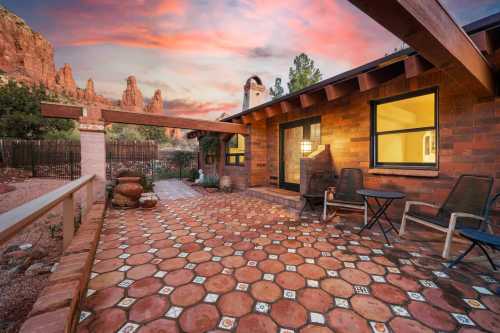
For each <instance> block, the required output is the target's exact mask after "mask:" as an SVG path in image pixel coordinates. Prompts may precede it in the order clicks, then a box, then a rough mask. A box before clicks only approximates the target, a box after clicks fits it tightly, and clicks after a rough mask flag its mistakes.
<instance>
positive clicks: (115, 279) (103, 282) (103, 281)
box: [89, 272, 124, 290]
mask: <svg viewBox="0 0 500 333" xmlns="http://www.w3.org/2000/svg"><path fill="white" fill-rule="evenodd" d="M123 277H124V274H123V273H122V272H109V273H104V274H99V275H98V276H96V277H95V278H93V279H92V280H90V282H89V288H90V289H95V290H99V289H104V288H108V287H111V286H114V285H117V284H118V283H119V282H120V281H121V280H123Z"/></svg>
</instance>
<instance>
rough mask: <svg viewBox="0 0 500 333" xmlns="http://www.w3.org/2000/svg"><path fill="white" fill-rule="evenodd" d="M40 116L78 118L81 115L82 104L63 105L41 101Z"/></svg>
mask: <svg viewBox="0 0 500 333" xmlns="http://www.w3.org/2000/svg"><path fill="white" fill-rule="evenodd" d="M40 106H41V108H42V116H44V117H48V118H65V119H75V120H78V119H80V117H81V116H83V106H79V105H65V104H56V103H49V102H42V103H41V104H40Z"/></svg>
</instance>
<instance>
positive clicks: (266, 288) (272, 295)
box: [251, 281, 282, 303]
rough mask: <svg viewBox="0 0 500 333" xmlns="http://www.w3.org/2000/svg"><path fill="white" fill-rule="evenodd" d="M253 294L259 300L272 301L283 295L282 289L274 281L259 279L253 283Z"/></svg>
mask: <svg viewBox="0 0 500 333" xmlns="http://www.w3.org/2000/svg"><path fill="white" fill-rule="evenodd" d="M251 294H252V296H253V297H254V298H255V299H256V300H258V301H262V302H268V303H272V302H274V301H276V300H277V299H279V298H280V297H281V295H282V290H281V289H280V287H278V285H276V284H275V283H273V282H269V281H259V282H256V283H254V284H252V287H251Z"/></svg>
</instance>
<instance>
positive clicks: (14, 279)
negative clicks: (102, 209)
mask: <svg viewBox="0 0 500 333" xmlns="http://www.w3.org/2000/svg"><path fill="white" fill-rule="evenodd" d="M66 182H67V181H65V180H57V179H36V178H32V179H26V180H25V181H22V182H15V183H9V185H13V186H15V187H16V189H15V190H14V191H12V192H8V193H4V194H0V213H4V212H6V211H8V210H11V209H13V208H15V207H18V206H20V205H22V204H23V203H25V202H28V201H30V200H33V199H35V198H37V197H39V196H41V195H43V194H45V193H48V192H50V191H52V190H54V189H56V188H57V187H59V186H61V185H63V184H64V183H66ZM77 197H78V194H77ZM61 210H62V208H61V207H60V205H59V206H58V207H55V208H54V209H53V210H52V211H50V212H49V213H47V214H46V215H45V216H43V217H41V218H40V219H38V220H37V221H36V222H34V223H33V224H32V225H30V226H28V227H26V228H25V229H24V230H23V231H22V232H21V233H19V234H18V235H16V236H15V237H14V238H12V239H10V240H9V241H8V242H7V243H6V244H3V245H2V246H1V247H0V253H3V252H4V251H5V249H6V248H7V247H8V246H10V245H16V244H24V243H31V244H33V249H34V250H39V251H42V253H44V257H43V258H41V259H39V260H36V262H42V263H45V264H47V265H49V264H53V263H55V262H57V260H58V259H59V257H60V255H61V252H62V240H61V239H60V238H59V237H56V238H52V237H51V235H50V232H49V226H50V225H52V224H54V225H55V224H58V223H61V221H62V217H61ZM0 258H1V255H0ZM2 268H4V269H2ZM8 268H9V267H8V266H0V332H6V333H13V332H18V330H19V328H20V326H21V324H22V323H23V321H24V320H25V318H26V316H27V315H28V313H29V312H30V311H31V307H32V306H33V303H34V302H35V300H36V298H37V296H38V293H39V292H40V291H41V290H42V289H43V288H44V287H45V285H46V284H47V280H48V277H49V274H41V275H35V276H26V275H24V274H23V273H11V272H9V270H8Z"/></svg>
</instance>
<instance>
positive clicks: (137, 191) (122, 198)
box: [112, 177, 144, 207]
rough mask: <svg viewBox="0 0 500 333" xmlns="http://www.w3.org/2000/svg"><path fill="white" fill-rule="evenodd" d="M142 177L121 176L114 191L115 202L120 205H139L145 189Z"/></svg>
mask: <svg viewBox="0 0 500 333" xmlns="http://www.w3.org/2000/svg"><path fill="white" fill-rule="evenodd" d="M140 181H141V178H140V177H119V178H118V185H116V187H115V190H114V193H113V200H112V202H113V204H114V205H117V206H120V207H137V206H138V205H139V198H140V197H141V193H142V192H143V191H144V189H143V188H142V185H141V184H140Z"/></svg>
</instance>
